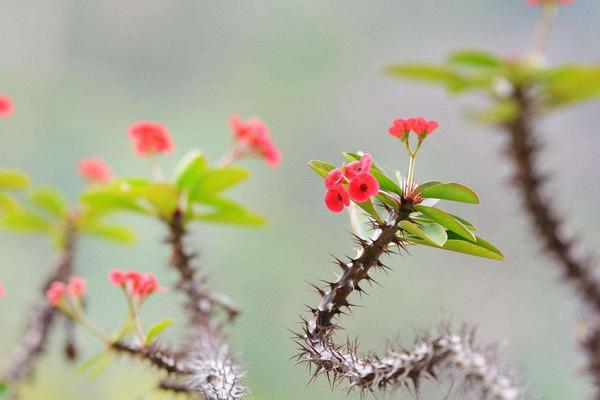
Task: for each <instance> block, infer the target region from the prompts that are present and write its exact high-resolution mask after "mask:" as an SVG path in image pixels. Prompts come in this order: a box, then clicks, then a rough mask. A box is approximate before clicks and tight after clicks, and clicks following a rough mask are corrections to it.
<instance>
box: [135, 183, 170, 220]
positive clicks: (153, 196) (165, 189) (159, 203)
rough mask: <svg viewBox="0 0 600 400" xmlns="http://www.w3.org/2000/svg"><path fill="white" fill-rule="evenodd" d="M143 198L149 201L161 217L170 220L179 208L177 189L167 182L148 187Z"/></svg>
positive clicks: (144, 190) (142, 194)
mask: <svg viewBox="0 0 600 400" xmlns="http://www.w3.org/2000/svg"><path fill="white" fill-rule="evenodd" d="M141 196H142V197H143V198H144V199H146V200H148V202H150V204H151V205H152V206H153V207H154V209H155V210H156V213H157V214H158V216H159V217H163V218H170V217H171V216H172V215H173V213H174V212H175V209H176V208H177V201H178V199H179V194H178V192H177V188H176V187H175V186H173V185H172V184H170V183H167V182H156V183H152V184H150V185H148V186H146V187H145V188H144V189H143V190H142V191H141Z"/></svg>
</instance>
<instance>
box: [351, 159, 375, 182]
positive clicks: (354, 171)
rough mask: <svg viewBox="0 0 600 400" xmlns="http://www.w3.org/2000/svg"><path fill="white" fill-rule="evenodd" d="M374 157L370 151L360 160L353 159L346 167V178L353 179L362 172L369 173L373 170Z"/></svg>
mask: <svg viewBox="0 0 600 400" xmlns="http://www.w3.org/2000/svg"><path fill="white" fill-rule="evenodd" d="M372 163H373V158H372V157H371V155H370V154H369V153H366V154H364V155H363V156H362V157H361V158H360V160H359V161H353V162H351V163H350V164H348V165H347V166H346V167H345V168H344V175H346V178H348V179H350V180H352V179H354V178H356V177H357V176H358V175H360V174H365V173H368V172H369V171H370V170H371V164H372Z"/></svg>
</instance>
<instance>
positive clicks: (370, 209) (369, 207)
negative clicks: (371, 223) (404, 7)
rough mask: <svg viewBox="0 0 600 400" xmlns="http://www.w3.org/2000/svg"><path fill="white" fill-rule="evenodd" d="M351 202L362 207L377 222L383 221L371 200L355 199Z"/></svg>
mask: <svg viewBox="0 0 600 400" xmlns="http://www.w3.org/2000/svg"><path fill="white" fill-rule="evenodd" d="M353 202H354V204H356V205H357V206H359V207H360V208H362V209H363V211H364V212H366V213H367V214H368V215H370V216H371V217H372V218H373V219H375V220H376V221H379V222H383V219H382V218H381V216H380V215H379V213H378V212H377V209H376V208H375V205H374V204H373V200H371V199H369V200H367V201H363V202H362V203H357V202H355V201H353Z"/></svg>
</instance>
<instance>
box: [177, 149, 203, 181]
mask: <svg viewBox="0 0 600 400" xmlns="http://www.w3.org/2000/svg"><path fill="white" fill-rule="evenodd" d="M206 166H207V160H206V157H205V156H204V154H202V152H201V151H200V150H192V151H190V152H189V153H188V154H187V155H186V156H185V157H183V158H182V159H181V161H180V162H179V164H177V167H175V186H176V187H177V189H189V188H191V187H192V186H193V185H194V184H195V183H196V182H197V181H198V180H199V179H200V178H201V177H202V174H203V173H204V172H205V171H206Z"/></svg>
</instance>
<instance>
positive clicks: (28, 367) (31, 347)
mask: <svg viewBox="0 0 600 400" xmlns="http://www.w3.org/2000/svg"><path fill="white" fill-rule="evenodd" d="M76 239H77V234H76V232H75V229H74V227H73V224H72V223H70V222H67V224H66V227H65V243H64V247H63V249H62V252H61V255H60V258H59V261H58V264H57V265H56V267H55V268H54V269H53V270H52V271H51V272H50V273H49V274H48V275H47V277H46V280H45V282H44V284H43V286H42V288H41V293H40V298H38V299H37V300H35V302H34V303H33V304H32V305H31V307H30V309H29V311H28V312H27V313H26V315H27V322H26V325H25V329H24V331H23V333H22V334H21V336H20V337H21V340H20V342H19V343H18V344H17V345H16V348H15V350H14V351H13V353H12V355H11V356H10V357H9V361H8V363H7V365H8V369H7V371H6V374H5V379H6V381H7V382H8V383H9V384H10V385H11V386H16V385H18V384H19V383H20V382H21V381H23V380H25V379H27V378H29V377H30V376H31V375H32V374H33V372H34V366H35V362H36V360H37V359H38V358H39V356H40V355H41V354H42V353H43V352H44V350H45V347H46V344H47V342H48V337H49V335H50V332H51V330H52V327H53V325H54V321H55V318H56V315H57V311H56V309H55V308H54V307H52V306H50V305H49V304H48V302H47V301H46V298H45V293H46V290H47V289H48V288H49V287H50V285H51V284H52V282H54V281H61V282H66V281H67V280H68V279H69V277H70V276H71V274H72V272H73V267H74V264H73V259H74V253H75V245H76Z"/></svg>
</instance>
